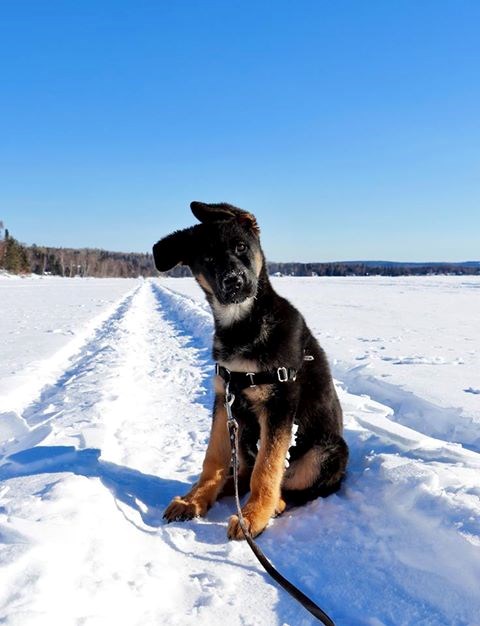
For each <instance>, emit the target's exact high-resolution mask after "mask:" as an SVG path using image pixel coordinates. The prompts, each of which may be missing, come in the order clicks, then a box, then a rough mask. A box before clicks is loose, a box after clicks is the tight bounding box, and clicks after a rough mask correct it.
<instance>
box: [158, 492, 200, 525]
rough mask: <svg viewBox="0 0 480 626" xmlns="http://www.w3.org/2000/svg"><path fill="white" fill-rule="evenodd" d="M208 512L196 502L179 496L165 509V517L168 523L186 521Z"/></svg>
mask: <svg viewBox="0 0 480 626" xmlns="http://www.w3.org/2000/svg"><path fill="white" fill-rule="evenodd" d="M206 512H207V507H206V506H203V505H202V504H201V503H199V502H196V501H189V500H187V499H185V498H181V497H180V496H177V497H176V498H173V500H172V501H171V502H170V504H169V505H168V506H167V508H166V509H165V512H164V514H163V517H164V518H165V519H166V520H167V522H175V521H185V520H187V519H192V518H193V517H201V516H203V515H205V513H206Z"/></svg>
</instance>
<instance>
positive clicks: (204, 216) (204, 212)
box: [190, 202, 260, 236]
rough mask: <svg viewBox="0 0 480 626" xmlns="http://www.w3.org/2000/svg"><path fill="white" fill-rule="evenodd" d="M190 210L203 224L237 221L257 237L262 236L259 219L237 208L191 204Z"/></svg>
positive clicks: (220, 204) (228, 205)
mask: <svg viewBox="0 0 480 626" xmlns="http://www.w3.org/2000/svg"><path fill="white" fill-rule="evenodd" d="M190 208H191V209H192V213H193V214H194V215H195V217H196V218H197V220H199V221H200V222H202V223H203V224H212V223H215V222H232V221H236V222H238V223H239V224H241V225H242V226H245V227H246V228H249V229H251V230H252V232H253V233H254V234H255V235H257V236H258V235H259V234H260V228H259V227H258V224H257V218H256V217H255V215H253V214H252V213H248V211H243V210H242V209H238V208H237V207H236V206H232V205H231V204H226V203H225V202H221V203H219V204H206V203H205V202H191V203H190Z"/></svg>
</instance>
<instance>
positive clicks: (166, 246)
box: [153, 228, 193, 272]
mask: <svg viewBox="0 0 480 626" xmlns="http://www.w3.org/2000/svg"><path fill="white" fill-rule="evenodd" d="M192 231H193V228H185V229H184V230H176V231H175V232H174V233H172V234H171V235H168V236H167V237H164V238H163V239H160V241H157V243H156V244H155V245H154V246H153V260H154V261H155V267H156V268H157V270H158V271H159V272H166V271H167V270H171V269H172V267H175V265H178V264H179V263H185V264H186V260H187V252H188V250H189V247H190V246H191V243H192V234H193V233H192Z"/></svg>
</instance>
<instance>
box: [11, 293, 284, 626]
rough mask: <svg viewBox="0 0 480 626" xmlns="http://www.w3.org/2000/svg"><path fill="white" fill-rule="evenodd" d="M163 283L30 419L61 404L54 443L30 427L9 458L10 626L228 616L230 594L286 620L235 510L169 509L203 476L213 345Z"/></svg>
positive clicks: (243, 612) (121, 317) (113, 324)
mask: <svg viewBox="0 0 480 626" xmlns="http://www.w3.org/2000/svg"><path fill="white" fill-rule="evenodd" d="M157 295H158V292H157V291H155V292H154V290H153V287H152V285H151V283H150V282H145V283H144V284H143V285H142V286H141V287H140V288H139V289H138V290H137V291H136V292H135V293H134V294H132V297H131V298H130V299H129V300H128V302H125V306H124V307H123V308H122V309H121V310H119V311H118V312H117V314H116V315H115V316H114V317H113V318H112V319H111V320H110V321H109V322H108V323H106V325H104V327H103V330H102V331H101V332H99V333H97V335H96V337H95V338H94V340H92V341H91V342H89V343H88V344H87V345H86V346H85V348H84V350H83V351H82V353H81V354H80V355H79V356H78V358H76V359H75V360H74V362H73V363H72V364H71V366H70V367H69V369H68V370H67V371H66V372H65V373H64V374H63V375H62V376H61V377H60V378H59V380H58V381H57V383H56V385H54V386H53V388H52V389H49V390H45V391H44V393H43V395H42V398H41V399H40V400H39V401H38V402H37V403H36V405H35V407H31V408H32V410H31V411H30V412H29V415H28V417H29V419H30V420H31V421H32V423H33V422H34V421H35V419H36V416H37V415H39V414H41V413H42V412H43V409H44V408H45V406H50V405H53V406H54V408H55V409H56V411H55V413H54V414H53V415H52V416H51V421H50V422H49V427H50V429H49V431H48V433H44V434H46V436H45V438H44V439H43V440H42V441H41V443H42V444H43V445H41V446H39V445H33V447H28V446H31V444H32V440H29V439H28V437H27V438H25V439H24V440H23V442H21V443H20V442H19V447H20V448H22V449H21V450H20V451H18V452H17V453H16V454H14V455H13V456H10V458H9V459H7V463H6V464H4V465H3V466H0V478H2V479H4V480H5V485H6V490H4V491H2V493H1V496H0V497H1V499H0V507H1V508H0V531H1V535H2V537H3V538H5V539H4V544H3V546H1V548H2V550H1V552H2V556H0V563H2V561H3V564H4V566H3V567H2V568H0V615H1V616H2V622H3V623H5V624H8V625H9V626H11V625H13V624H21V625H22V626H30V625H32V626H33V625H35V626H38V625H42V624H52V623H54V624H56V623H59V624H60V623H61V624H62V625H63V624H65V625H68V624H80V623H81V624H85V625H93V624H105V623H115V624H117V625H118V626H120V625H122V624H124V625H125V626H127V625H128V626H132V625H135V624H142V625H143V624H181V625H183V624H186V625H188V624H197V623H198V621H199V620H200V622H202V621H208V622H209V623H210V624H219V625H220V624H222V626H223V624H224V620H225V605H228V606H229V607H230V609H231V611H232V615H234V616H236V617H235V618H234V619H232V622H231V623H232V624H239V625H240V624H255V623H258V622H257V619H260V621H261V623H263V624H266V625H267V626H268V625H269V624H276V623H277V618H276V615H275V610H274V605H275V598H276V590H275V589H273V588H272V587H270V585H268V584H267V583H265V582H264V581H263V576H262V575H259V574H258V573H257V572H256V571H255V570H254V568H252V567H251V565H250V563H248V562H247V563H244V561H248V558H247V559H245V555H244V553H243V551H242V550H240V547H239V546H236V545H232V544H230V543H227V541H226V520H227V517H228V510H226V509H225V510H224V511H223V512H222V513H220V512H219V511H218V510H217V515H218V521H217V522H212V519H211V518H210V519H209V520H208V521H198V522H196V523H195V522H194V523H192V524H190V525H187V526H185V525H178V524H177V525H176V524H173V525H170V526H166V525H164V524H163V521H162V519H161V512H162V511H163V509H164V507H165V506H166V504H167V503H168V501H169V499H170V498H171V497H172V495H174V494H176V493H179V492H182V491H184V490H185V489H186V483H187V482H188V483H190V482H191V481H192V479H193V478H194V477H195V476H196V475H197V474H198V470H199V467H200V465H201V460H202V457H203V452H204V447H205V442H206V439H207V436H208V431H209V423H210V417H209V411H207V409H206V408H205V404H206V403H209V400H210V399H211V396H210V394H209V392H207V391H206V390H205V387H204V385H203V379H204V376H205V368H209V366H210V363H209V361H208V360H207V361H204V355H203V352H204V351H202V350H201V349H200V348H198V347H196V346H195V342H194V341H192V340H191V339H190V338H189V337H188V336H187V335H185V334H184V333H181V332H178V330H176V329H175V328H173V327H172V325H171V323H170V322H169V321H168V319H166V318H165V316H164V312H163V308H162V305H161V302H160V300H159V298H158V297H157ZM33 409H35V410H33ZM44 426H45V425H44ZM36 428H37V429H38V428H42V426H40V425H39V424H38V423H37V425H36ZM36 443H38V442H37V441H35V442H34V444H36ZM112 496H113V497H112ZM220 520H221V521H220ZM212 546H213V549H212ZM245 578H246V579H247V580H248V582H250V580H253V585H252V589H250V586H249V585H248V592H247V590H246V589H245V582H244V579H245ZM242 589H243V591H242ZM247 597H248V598H249V600H253V603H246V598H247ZM265 598H267V599H268V601H267V602H266V603H265V601H264V599H265ZM262 605H263V608H262ZM235 620H237V621H235Z"/></svg>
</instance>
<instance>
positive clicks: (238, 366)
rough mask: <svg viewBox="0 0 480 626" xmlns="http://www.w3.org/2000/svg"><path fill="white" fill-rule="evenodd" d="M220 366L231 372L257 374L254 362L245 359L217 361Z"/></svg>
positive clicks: (256, 366)
mask: <svg viewBox="0 0 480 626" xmlns="http://www.w3.org/2000/svg"><path fill="white" fill-rule="evenodd" d="M219 363H220V365H223V367H226V368H228V369H229V370H230V371H231V372H245V373H246V372H258V365H257V362H256V361H248V360H247V359H242V358H234V359H229V360H228V361H219Z"/></svg>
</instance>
